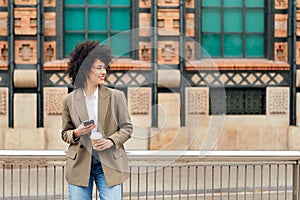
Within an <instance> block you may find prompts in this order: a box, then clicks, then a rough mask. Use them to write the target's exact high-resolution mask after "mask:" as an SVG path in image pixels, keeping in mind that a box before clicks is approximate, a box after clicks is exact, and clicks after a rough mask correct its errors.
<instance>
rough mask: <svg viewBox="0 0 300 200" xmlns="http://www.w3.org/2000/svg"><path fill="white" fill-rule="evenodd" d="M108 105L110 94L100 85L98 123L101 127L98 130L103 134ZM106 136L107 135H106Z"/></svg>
mask: <svg viewBox="0 0 300 200" xmlns="http://www.w3.org/2000/svg"><path fill="white" fill-rule="evenodd" d="M108 104H109V94H108V91H107V90H106V89H105V88H104V87H103V86H101V85H99V89H98V121H99V125H100V126H98V129H99V131H101V132H102V133H104V132H103V127H104V121H105V117H106V114H107V110H108ZM104 134H105V133H104Z"/></svg>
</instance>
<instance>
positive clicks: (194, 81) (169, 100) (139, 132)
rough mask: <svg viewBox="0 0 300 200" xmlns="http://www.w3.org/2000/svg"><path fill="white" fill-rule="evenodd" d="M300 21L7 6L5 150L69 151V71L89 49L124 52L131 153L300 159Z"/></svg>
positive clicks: (191, 1) (164, 10) (121, 64)
mask: <svg viewBox="0 0 300 200" xmlns="http://www.w3.org/2000/svg"><path fill="white" fill-rule="evenodd" d="M299 11H300V1H298V0H297V1H296V0H214V1H211V0H186V1H184V0H133V1H129V0H65V1H60V0H47V1H42V0H8V1H7V0H2V1H0V102H1V104H0V146H1V149H62V148H65V147H66V145H65V144H64V143H63V142H62V141H61V139H60V128H61V107H62V98H63V96H64V95H66V94H67V93H68V92H70V91H72V90H73V88H72V86H71V84H70V80H69V78H68V77H67V75H66V73H65V70H66V68H67V62H68V54H69V53H70V51H71V50H72V49H73V48H74V46H75V44H76V43H77V42H80V41H84V40H86V39H90V40H100V42H101V43H104V44H107V45H109V46H110V47H111V48H112V50H113V54H114V62H113V63H112V65H111V71H110V72H109V74H108V76H107V80H106V83H105V84H106V85H107V86H108V87H112V88H116V89H119V90H122V91H124V93H125V94H126V96H127V99H128V105H129V109H130V112H131V114H132V119H133V123H134V127H135V129H134V130H135V131H134V135H133V138H132V139H131V140H130V141H129V142H128V143H127V144H126V145H127V147H128V148H130V149H205V150H208V149H209V150H210V149H217V150H295V149H299V148H300V129H299V124H300V118H299V117H298V115H299V114H298V113H300V112H299V111H298V109H299V108H298V106H297V105H298V104H299V103H300V99H299V98H300V96H299V94H300V93H299V94H298V92H299V91H300V90H299V87H300V79H299V75H300V74H299V73H300V70H299V69H300V37H299V36H300V26H299V19H300V18H299V17H300V12H299ZM298 68H299V69H298ZM298 74H299V75H298Z"/></svg>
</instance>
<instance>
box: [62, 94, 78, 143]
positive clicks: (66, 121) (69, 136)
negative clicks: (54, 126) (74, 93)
mask: <svg viewBox="0 0 300 200" xmlns="http://www.w3.org/2000/svg"><path fill="white" fill-rule="evenodd" d="M67 97H68V96H66V97H65V98H64V99H63V108H62V131H61V138H62V140H63V141H65V142H66V143H68V144H77V143H78V140H75V138H74V137H73V131H74V130H75V125H74V123H73V121H72V118H71V114H70V109H69V106H68V98H67Z"/></svg>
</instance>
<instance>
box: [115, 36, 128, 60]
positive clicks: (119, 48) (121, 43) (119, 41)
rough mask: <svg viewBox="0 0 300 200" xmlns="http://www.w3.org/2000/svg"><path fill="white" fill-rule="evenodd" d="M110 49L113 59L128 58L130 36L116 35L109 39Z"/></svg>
mask: <svg viewBox="0 0 300 200" xmlns="http://www.w3.org/2000/svg"><path fill="white" fill-rule="evenodd" d="M110 47H111V49H112V52H113V56H115V57H124V56H125V57H129V56H130V35H129V32H128V34H127V33H126V34H124V33H122V34H116V35H114V36H112V37H111V38H110Z"/></svg>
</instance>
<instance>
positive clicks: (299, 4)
mask: <svg viewBox="0 0 300 200" xmlns="http://www.w3.org/2000/svg"><path fill="white" fill-rule="evenodd" d="M296 2H297V7H298V8H300V0H297V1H296Z"/></svg>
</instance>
